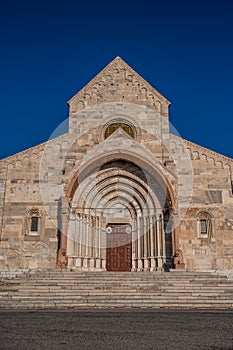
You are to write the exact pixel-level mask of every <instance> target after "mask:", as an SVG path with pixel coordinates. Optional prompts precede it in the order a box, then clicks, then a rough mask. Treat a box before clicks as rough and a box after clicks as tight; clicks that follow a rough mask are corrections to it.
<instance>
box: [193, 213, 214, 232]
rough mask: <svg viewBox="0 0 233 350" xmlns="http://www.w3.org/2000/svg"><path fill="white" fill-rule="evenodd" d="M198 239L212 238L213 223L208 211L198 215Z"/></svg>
mask: <svg viewBox="0 0 233 350" xmlns="http://www.w3.org/2000/svg"><path fill="white" fill-rule="evenodd" d="M197 225H198V228H197V229H198V230H197V231H198V237H199V238H211V237H212V222H211V215H210V214H209V213H208V212H207V211H201V212H200V213H198V215H197Z"/></svg>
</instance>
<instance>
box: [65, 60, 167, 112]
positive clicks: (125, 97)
mask: <svg viewBox="0 0 233 350" xmlns="http://www.w3.org/2000/svg"><path fill="white" fill-rule="evenodd" d="M104 102H131V103H136V104H139V103H140V104H144V105H146V106H149V107H154V109H159V108H160V106H161V105H162V104H165V105H167V106H168V105H169V104H170V102H169V101H168V100H167V99H166V98H165V97H164V96H163V95H161V94H160V93H159V92H158V91H157V90H156V89H154V88H153V87H152V86H151V85H150V84H149V83H148V82H147V81H146V80H145V79H144V78H142V77H141V76H140V75H139V74H138V73H137V72H136V71H134V70H133V69H132V68H131V67H130V66H129V65H128V64H127V63H126V62H125V61H123V60H122V59H121V58H120V57H116V58H115V59H114V60H113V61H112V62H110V63H109V64H108V65H107V66H106V67H105V68H104V69H103V70H102V71H101V72H100V73H99V74H97V75H96V76H95V77H94V78H93V79H92V80H91V81H90V82H89V83H88V84H87V85H86V86H85V87H84V88H83V89H81V90H80V91H79V92H78V93H77V94H75V95H74V96H73V97H72V98H71V99H70V100H69V101H68V105H69V106H70V110H71V113H75V112H77V111H79V110H82V109H84V108H86V107H90V106H93V105H96V104H99V103H104Z"/></svg>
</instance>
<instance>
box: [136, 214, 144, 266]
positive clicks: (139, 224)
mask: <svg viewBox="0 0 233 350" xmlns="http://www.w3.org/2000/svg"><path fill="white" fill-rule="evenodd" d="M137 238H138V239H137V245H138V270H139V271H141V270H142V267H143V264H142V247H141V242H142V238H143V237H142V218H141V216H138V217H137Z"/></svg>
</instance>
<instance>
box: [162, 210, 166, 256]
mask: <svg viewBox="0 0 233 350" xmlns="http://www.w3.org/2000/svg"><path fill="white" fill-rule="evenodd" d="M161 231H162V232H161V233H162V257H163V263H165V262H166V246H165V230H164V217H163V215H162V217H161Z"/></svg>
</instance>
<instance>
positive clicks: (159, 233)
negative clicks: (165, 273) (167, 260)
mask: <svg viewBox="0 0 233 350" xmlns="http://www.w3.org/2000/svg"><path fill="white" fill-rule="evenodd" d="M161 249H162V242H161V215H160V214H159V216H158V218H157V250H158V257H157V259H158V270H161V269H162V266H163V260H162V256H161Z"/></svg>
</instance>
